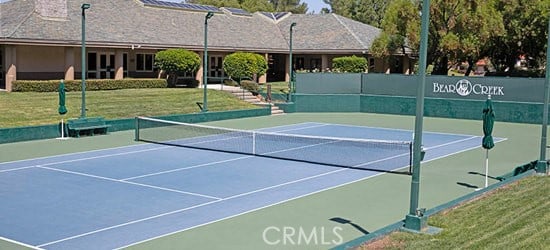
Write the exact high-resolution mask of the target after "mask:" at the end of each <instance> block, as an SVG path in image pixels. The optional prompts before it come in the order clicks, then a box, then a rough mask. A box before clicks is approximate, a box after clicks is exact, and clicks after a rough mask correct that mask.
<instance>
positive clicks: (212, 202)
mask: <svg viewBox="0 0 550 250" xmlns="http://www.w3.org/2000/svg"><path fill="white" fill-rule="evenodd" d="M345 170H348V169H338V170H334V171H330V172H326V173H322V174H318V175H314V176H308V177H304V178H301V179H297V180H293V181H289V182H285V183H281V184H277V185H273V186H269V187H265V188H261V189H257V190H254V191H250V192H246V193H242V194H238V195H234V196H229V197H226V198H222V199H219V200H214V201H209V202H206V203H202V204H198V205H195V206H191V207H186V208H182V209H178V210H174V211H171V212H167V213H162V214H158V215H154V216H150V217H146V218H142V219H139V220H134V221H129V222H126V223H122V224H118V225H114V226H110V227H106V228H102V229H98V230H94V231H91V232H87V233H83V234H79V235H74V236H71V237H67V238H64V239H60V240H56V241H52V242H48V243H44V244H41V245H38V247H45V246H48V245H53V244H56V243H60V242H63V241H67V240H72V239H76V238H80V237H84V236H87V235H91V234H95V233H99V232H103V231H107V230H111V229H115V228H119V227H123V226H127V225H132V224H135V223H139V222H143V221H148V220H152V219H156V218H160V217H163V216H167V215H171V214H176V213H180V212H183V211H187V210H191V209H195V208H199V207H204V206H207V205H210V204H214V203H218V202H221V201H227V200H231V199H235V198H238V197H242V196H246V195H250V194H254V193H258V192H262V191H265V190H269V189H273V188H277V187H281V186H285V185H289V184H293V183H297V182H302V181H306V180H310V179H314V178H318V177H321V176H325V175H330V174H333V173H337V172H341V171H345Z"/></svg>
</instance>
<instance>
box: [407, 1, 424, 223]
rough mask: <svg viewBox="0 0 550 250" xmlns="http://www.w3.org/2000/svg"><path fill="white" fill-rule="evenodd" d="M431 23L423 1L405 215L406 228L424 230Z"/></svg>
mask: <svg viewBox="0 0 550 250" xmlns="http://www.w3.org/2000/svg"><path fill="white" fill-rule="evenodd" d="M429 24H430V0H423V1H422V22H421V31H420V53H419V61H420V62H419V68H418V80H419V81H418V88H417V95H416V118H415V126H414V142H413V165H412V178H411V179H412V180H411V198H410V208H409V214H407V215H406V217H405V229H408V230H412V231H416V232H419V231H422V229H424V228H426V227H427V219H426V217H424V211H423V209H419V208H418V200H419V193H420V161H421V160H422V152H421V151H422V127H423V123H424V122H423V120H424V90H425V88H426V60H427V59H426V58H427V55H428V52H427V51H428V31H429V29H428V28H429Z"/></svg>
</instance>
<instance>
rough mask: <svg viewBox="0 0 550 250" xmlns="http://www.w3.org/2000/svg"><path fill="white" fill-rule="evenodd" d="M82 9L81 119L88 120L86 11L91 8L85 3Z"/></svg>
mask: <svg viewBox="0 0 550 250" xmlns="http://www.w3.org/2000/svg"><path fill="white" fill-rule="evenodd" d="M80 8H81V9H82V56H81V57H82V64H81V67H82V69H81V70H80V71H81V72H82V78H81V82H82V108H81V110H80V118H86V10H87V9H89V8H90V4H89V3H83V4H82V6H80Z"/></svg>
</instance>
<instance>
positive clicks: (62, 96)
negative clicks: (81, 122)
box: [57, 80, 67, 115]
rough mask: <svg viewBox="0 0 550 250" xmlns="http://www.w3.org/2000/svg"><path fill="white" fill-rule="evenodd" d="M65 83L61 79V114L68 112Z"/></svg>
mask: <svg viewBox="0 0 550 250" xmlns="http://www.w3.org/2000/svg"><path fill="white" fill-rule="evenodd" d="M65 91H66V90H65V83H63V80H61V83H59V109H58V110H57V111H58V112H59V114H60V115H64V114H66V113H67V108H66V107H65Z"/></svg>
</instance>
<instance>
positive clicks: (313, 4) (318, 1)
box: [0, 0, 329, 13]
mask: <svg viewBox="0 0 550 250" xmlns="http://www.w3.org/2000/svg"><path fill="white" fill-rule="evenodd" d="M7 1H9V0H0V3H3V2H7ZM163 1H168V2H181V0H163ZM302 2H305V3H307V6H308V9H309V12H315V13H319V12H321V9H322V8H324V7H327V8H328V7H329V6H328V5H327V4H325V3H324V2H323V0H302Z"/></svg>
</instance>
